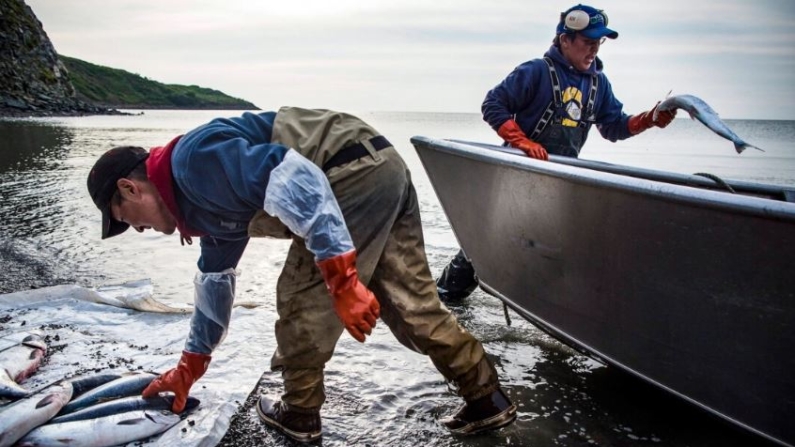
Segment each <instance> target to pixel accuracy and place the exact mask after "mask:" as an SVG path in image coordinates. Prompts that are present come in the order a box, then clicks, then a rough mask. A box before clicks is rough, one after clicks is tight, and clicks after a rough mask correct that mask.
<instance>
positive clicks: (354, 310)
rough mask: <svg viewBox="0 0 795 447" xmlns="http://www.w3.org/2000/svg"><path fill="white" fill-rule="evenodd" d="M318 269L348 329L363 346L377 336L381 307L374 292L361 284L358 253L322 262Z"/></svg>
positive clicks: (350, 253)
mask: <svg viewBox="0 0 795 447" xmlns="http://www.w3.org/2000/svg"><path fill="white" fill-rule="evenodd" d="M317 265H318V267H319V268H320V272H321V273H322V274H323V278H324V279H325V280H326V287H328V290H329V292H330V293H331V296H332V299H333V303H334V311H335V312H336V313H337V316H339V317H340V320H342V324H343V325H344V326H345V329H347V330H348V332H349V333H350V334H351V335H352V336H353V338H355V339H356V340H359V341H360V342H362V343H364V340H365V338H366V336H367V335H370V334H371V333H372V332H373V328H374V327H375V320H376V319H377V318H378V316H379V315H380V312H381V307H380V306H379V305H378V301H377V300H376V299H375V295H373V292H371V291H370V290H368V289H367V287H365V286H364V284H362V283H361V281H359V274H358V272H357V271H356V250H351V251H349V252H347V253H343V254H341V255H339V256H335V257H333V258H329V259H324V260H322V261H318V263H317Z"/></svg>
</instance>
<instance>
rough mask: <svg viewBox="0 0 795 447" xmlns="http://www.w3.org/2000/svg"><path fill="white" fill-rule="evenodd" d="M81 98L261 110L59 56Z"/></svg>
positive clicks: (136, 105)
mask: <svg viewBox="0 0 795 447" xmlns="http://www.w3.org/2000/svg"><path fill="white" fill-rule="evenodd" d="M60 59H61V61H62V62H63V64H64V65H65V66H66V69H67V70H69V78H70V80H71V81H72V85H73V86H74V87H75V90H76V91H77V95H78V98H79V99H81V100H83V101H87V102H91V103H94V104H97V105H100V106H104V107H111V108H118V109H219V110H222V109H226V110H258V107H257V106H255V105H254V104H252V103H250V102H248V101H244V100H242V99H238V98H233V97H231V96H227V95H225V94H223V93H221V92H219V91H218V90H213V89H209V88H204V87H199V86H197V85H189V86H187V85H176V84H163V83H160V82H157V81H152V80H151V79H147V78H145V77H143V76H140V75H137V74H134V73H130V72H128V71H124V70H119V69H116V68H109V67H103V66H101V65H94V64H91V63H88V62H85V61H81V60H79V59H75V58H71V57H66V56H60Z"/></svg>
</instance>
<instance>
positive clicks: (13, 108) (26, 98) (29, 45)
mask: <svg viewBox="0 0 795 447" xmlns="http://www.w3.org/2000/svg"><path fill="white" fill-rule="evenodd" d="M113 112H115V111H111V110H108V109H104V108H101V107H97V106H94V105H91V104H87V103H85V102H83V101H80V100H78V99H77V98H76V97H75V90H74V87H73V86H72V83H71V82H70V80H69V73H68V72H67V70H66V68H64V66H63V64H62V63H61V61H60V60H59V59H58V54H57V53H56V52H55V48H54V47H53V45H52V42H50V39H49V37H47V33H45V32H44V29H43V27H42V25H41V22H39V20H38V19H37V18H36V15H35V14H34V13H33V10H31V9H30V7H29V6H28V5H26V4H25V2H24V1H23V0H0V116H53V115H83V114H102V113H113Z"/></svg>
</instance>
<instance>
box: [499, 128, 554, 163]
mask: <svg viewBox="0 0 795 447" xmlns="http://www.w3.org/2000/svg"><path fill="white" fill-rule="evenodd" d="M497 135H499V136H500V137H502V139H503V140H505V141H506V142H508V144H510V145H511V147H515V148H516V149H520V150H521V151H522V152H524V153H525V154H527V156H528V157H531V158H535V159H537V160H549V154H547V150H546V149H544V146H542V145H540V144H538V143H536V142H535V141H533V140H531V139H529V138H527V135H525V134H524V132H522V129H521V128H520V127H519V125H518V124H516V121H514V120H508V121H506V122H504V123H502V126H500V128H499V129H498V130H497Z"/></svg>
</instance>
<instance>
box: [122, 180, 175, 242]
mask: <svg viewBox="0 0 795 447" xmlns="http://www.w3.org/2000/svg"><path fill="white" fill-rule="evenodd" d="M110 211H111V216H113V218H114V219H116V220H118V221H119V222H125V223H127V224H129V225H130V226H131V227H133V228H135V231H137V232H139V233H141V232H143V231H144V230H147V229H152V230H155V231H157V232H159V233H163V234H173V233H174V231H175V230H176V228H177V223H176V219H174V216H173V215H172V214H171V212H170V211H169V210H168V207H166V204H165V203H164V202H163V200H162V199H161V198H160V194H158V193H157V190H156V189H155V188H154V186H153V185H152V184H151V183H148V182H140V181H136V180H129V179H120V180H119V183H118V191H117V192H116V196H114V198H113V200H111V205H110Z"/></svg>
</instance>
